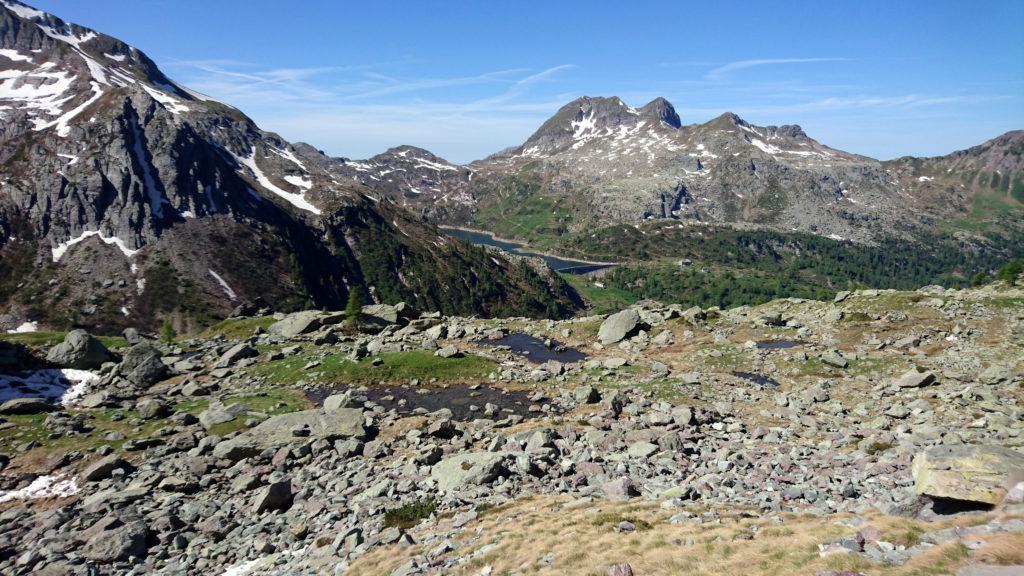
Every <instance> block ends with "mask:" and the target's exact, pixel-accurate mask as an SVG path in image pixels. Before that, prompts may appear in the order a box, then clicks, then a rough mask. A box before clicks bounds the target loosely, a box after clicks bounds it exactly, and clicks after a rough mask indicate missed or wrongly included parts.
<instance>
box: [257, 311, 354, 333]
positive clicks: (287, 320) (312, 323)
mask: <svg viewBox="0 0 1024 576" xmlns="http://www.w3.org/2000/svg"><path fill="white" fill-rule="evenodd" d="M344 319H345V314H343V313H341V312H334V313H330V314H325V313H323V312H320V311H318V310H303V311H302V312H295V313H292V314H289V315H287V316H285V317H284V318H282V319H281V320H278V321H277V322H274V323H273V324H271V325H270V327H268V328H267V332H269V333H270V334H274V335H277V336H284V337H286V338H294V337H295V336H299V335H300V334H308V333H310V332H315V331H317V330H318V329H320V328H321V327H323V326H330V325H333V324H338V323H340V322H341V321H342V320H344Z"/></svg>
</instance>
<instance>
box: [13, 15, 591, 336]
mask: <svg viewBox="0 0 1024 576" xmlns="http://www.w3.org/2000/svg"><path fill="white" fill-rule="evenodd" d="M0 117H2V119H3V123H2V128H0V306H3V308H4V309H5V310H6V311H7V312H8V313H9V315H8V316H7V317H6V320H5V322H4V323H5V324H13V325H17V324H20V323H21V321H24V320H37V321H43V322H44V323H48V324H51V325H52V324H60V325H63V324H64V323H68V322H71V323H75V322H77V323H82V324H85V325H90V326H105V327H108V328H110V329H113V328H116V327H117V326H119V325H123V324H127V323H128V322H129V319H131V321H132V322H136V320H135V318H136V317H137V316H142V317H143V318H144V319H145V322H144V324H149V325H152V324H153V323H155V322H157V321H158V319H159V318H160V317H171V318H174V319H175V321H176V322H178V323H179V325H188V324H190V323H193V322H207V321H210V320H212V319H214V318H217V317H224V316H225V315H226V314H227V313H228V312H229V311H230V310H231V309H232V308H234V307H235V306H237V305H239V304H241V303H243V302H247V301H250V300H253V299H255V298H257V297H261V298H262V299H263V300H265V301H266V302H268V303H269V304H271V305H272V306H273V307H275V308H278V309H294V308H296V307H300V306H328V307H335V308H338V307H341V305H342V304H343V302H344V300H345V297H346V295H347V293H348V291H349V290H350V289H358V290H359V291H361V292H363V293H364V297H365V298H367V299H371V300H387V301H398V300H405V301H408V302H410V303H412V304H414V305H416V306H418V307H421V308H424V309H440V310H443V311H446V312H455V311H460V312H480V313H488V314H494V313H529V314H552V315H564V314H566V313H567V312H569V311H571V310H572V309H573V308H574V307H575V305H576V303H575V301H574V297H573V295H572V293H571V290H569V289H567V288H566V287H565V285H564V284H562V283H561V282H560V281H559V280H558V279H557V278H556V277H553V276H551V275H548V274H547V273H546V272H545V271H544V270H543V269H541V268H540V267H537V266H535V265H534V264H532V263H524V262H520V261H518V260H514V259H510V258H508V257H506V256H504V255H502V254H500V253H489V252H485V251H483V250H480V249H477V248H473V247H470V246H468V245H466V244H464V243H462V242H458V241H453V240H451V239H448V238H445V237H443V236H440V235H439V234H438V233H437V231H436V230H435V229H433V228H432V227H431V226H428V225H424V224H423V223H421V222H419V221H418V220H417V219H415V218H412V217H410V215H409V214H408V213H407V212H405V211H404V210H402V209H401V208H400V207H398V206H396V205H395V204H394V203H393V202H390V201H385V202H381V201H379V198H376V197H371V196H368V195H367V190H366V189H365V188H364V187H362V186H361V185H359V184H357V183H354V182H352V181H351V180H350V179H344V180H339V179H338V178H337V177H336V176H335V175H334V174H332V173H330V172H329V171H327V170H326V169H325V168H324V167H323V166H321V165H319V164H317V163H315V162H304V161H303V159H301V158H300V156H299V155H298V154H297V152H296V148H295V147H293V146H291V145H290V144H289V143H288V142H286V141H284V140H282V139H281V138H280V137H278V136H277V135H275V134H272V133H268V132H264V131H262V130H260V129H259V128H258V127H257V126H256V125H255V124H254V123H253V122H252V121H251V120H250V119H249V118H247V117H246V116H245V115H244V114H242V113H241V112H240V111H238V110H236V109H234V108H232V107H230V106H228V105H226V104H223V103H220V102H217V101H215V100H212V99H210V98H208V97H206V96H203V95H201V94H198V93H195V92H192V91H190V90H188V89H186V88H184V87H181V86H179V85H177V84H175V83H174V82H173V81H171V80H170V79H168V78H167V77H166V76H164V75H163V74H162V73H161V72H160V70H159V69H158V68H157V66H156V65H155V64H154V63H153V62H152V61H151V60H150V59H149V58H147V57H146V56H145V54H143V53H142V52H141V51H139V50H137V49H136V48H133V47H131V46H128V45H126V44H124V43H123V42H120V41H118V40H116V39H114V38H111V37H109V36H106V35H104V34H101V33H98V32H95V31H92V30H89V29H86V28H82V27H80V26H77V25H75V24H68V23H65V22H63V21H62V20H60V19H59V18H57V17H55V16H52V15H49V14H45V13H43V12H39V11H37V10H35V9H32V8H30V7H28V6H25V5H23V4H20V3H17V2H14V1H13V0H4V2H3V3H2V4H0ZM300 148H302V149H303V150H305V149H306V147H300ZM0 327H3V326H0Z"/></svg>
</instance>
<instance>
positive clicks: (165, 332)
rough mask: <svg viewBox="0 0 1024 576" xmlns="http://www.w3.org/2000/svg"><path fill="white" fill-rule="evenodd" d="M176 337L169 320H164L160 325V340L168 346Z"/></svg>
mask: <svg viewBox="0 0 1024 576" xmlns="http://www.w3.org/2000/svg"><path fill="white" fill-rule="evenodd" d="M177 337H178V333H177V332H175V331H174V324H172V323H171V319H170V318H164V323H163V324H161V325H160V340H161V341H163V342H164V343H166V344H170V343H171V342H174V339H175V338H177Z"/></svg>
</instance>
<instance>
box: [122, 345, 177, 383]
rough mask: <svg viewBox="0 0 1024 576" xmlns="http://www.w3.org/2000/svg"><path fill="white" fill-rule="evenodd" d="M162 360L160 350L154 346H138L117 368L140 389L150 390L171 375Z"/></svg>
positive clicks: (132, 349)
mask: <svg viewBox="0 0 1024 576" xmlns="http://www.w3.org/2000/svg"><path fill="white" fill-rule="evenodd" d="M160 358H161V354H160V350H158V349H156V348H155V347H154V346H153V345H152V344H148V343H146V342H143V343H141V344H136V345H135V346H132V347H131V349H129V350H128V353H127V354H125V355H124V359H123V360H121V364H119V365H118V367H117V371H118V374H120V375H121V376H122V377H123V378H124V379H126V380H128V381H129V382H131V383H132V384H134V385H135V386H137V387H139V388H149V387H150V386H152V385H153V384H156V383H157V382H159V381H161V380H163V379H164V378H167V376H168V375H170V370H169V369H168V368H167V365H166V364H164V362H163V360H161V359H160Z"/></svg>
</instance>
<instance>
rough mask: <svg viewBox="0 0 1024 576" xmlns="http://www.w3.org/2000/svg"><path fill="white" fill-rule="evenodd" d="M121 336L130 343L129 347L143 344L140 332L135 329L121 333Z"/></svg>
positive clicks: (127, 329)
mask: <svg viewBox="0 0 1024 576" xmlns="http://www.w3.org/2000/svg"><path fill="white" fill-rule="evenodd" d="M121 335H122V336H124V339H125V341H126V342H128V345H129V346H134V345H136V344H138V343H139V342H142V336H141V335H139V331H138V330H136V329H135V328H125V329H124V331H123V332H121Z"/></svg>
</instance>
